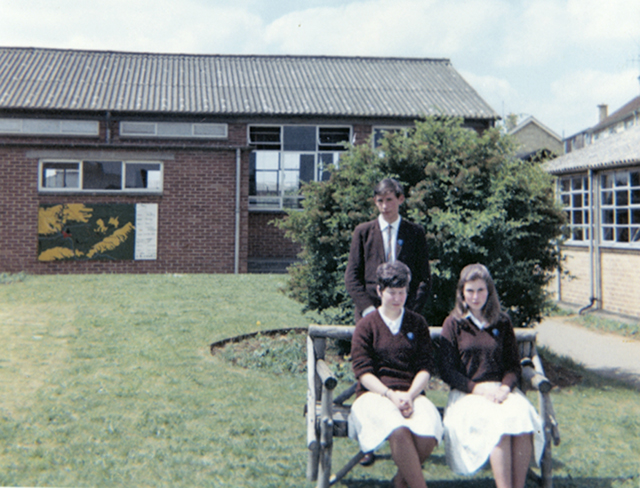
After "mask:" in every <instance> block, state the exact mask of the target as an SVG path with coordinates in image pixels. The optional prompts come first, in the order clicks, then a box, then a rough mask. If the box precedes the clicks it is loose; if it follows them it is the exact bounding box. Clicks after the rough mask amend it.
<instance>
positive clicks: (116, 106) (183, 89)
mask: <svg viewBox="0 0 640 488" xmlns="http://www.w3.org/2000/svg"><path fill="white" fill-rule="evenodd" d="M0 108H5V109H39V110H42V109H48V110H82V111H84V110H88V111H103V110H109V111H123V112H162V113H184V114H202V113H207V114H230V115H231V114H232V115H258V114H260V115H265V114H266V115H301V116H307V115H330V116H353V117H356V116H357V117H359V116H362V117H420V116H423V115H425V114H426V115H439V114H442V113H444V114H446V115H454V116H462V117H467V118H476V119H496V118H498V114H497V113H496V112H494V111H493V109H491V107H489V105H487V103H486V102H485V101H484V100H483V99H482V98H481V97H480V96H479V95H478V94H477V93H476V91H475V90H474V89H473V88H472V87H471V86H470V85H469V84H468V83H467V82H466V81H465V80H464V79H462V77H461V76H460V75H459V74H458V72H457V71H456V70H455V69H454V68H453V66H452V65H451V62H450V61H449V60H448V59H417V58H364V57H329V56H232V55H185V54H153V53H126V52H107V51H75V50H58V49H37V48H13V47H6V48H0Z"/></svg>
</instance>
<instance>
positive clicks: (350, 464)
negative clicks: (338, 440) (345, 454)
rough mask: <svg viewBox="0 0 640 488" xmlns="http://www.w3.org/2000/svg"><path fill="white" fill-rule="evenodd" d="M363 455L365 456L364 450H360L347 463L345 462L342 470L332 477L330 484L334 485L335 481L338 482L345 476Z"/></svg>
mask: <svg viewBox="0 0 640 488" xmlns="http://www.w3.org/2000/svg"><path fill="white" fill-rule="evenodd" d="M363 457H364V452H362V451H359V452H358V454H356V455H355V456H353V457H352V458H351V460H350V461H349V462H348V463H347V464H345V465H344V466H343V467H342V469H341V470H340V471H338V472H337V473H336V474H335V475H334V476H332V477H331V479H330V484H331V485H333V484H334V483H337V482H338V481H340V480H341V479H342V478H344V477H345V475H346V474H347V473H348V472H349V471H351V470H352V469H353V467H354V466H355V465H356V464H358V463H359V462H360V461H362V458H363Z"/></svg>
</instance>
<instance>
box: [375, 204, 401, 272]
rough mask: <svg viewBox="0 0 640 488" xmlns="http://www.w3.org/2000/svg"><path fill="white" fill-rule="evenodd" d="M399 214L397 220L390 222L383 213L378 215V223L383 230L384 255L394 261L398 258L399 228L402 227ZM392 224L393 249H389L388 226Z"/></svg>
mask: <svg viewBox="0 0 640 488" xmlns="http://www.w3.org/2000/svg"><path fill="white" fill-rule="evenodd" d="M401 218H402V217H400V216H398V218H397V219H396V221H395V222H391V223H388V222H387V221H386V220H384V218H382V215H378V224H379V225H380V231H381V232H382V242H383V243H384V255H385V256H387V255H388V256H389V262H391V263H392V262H394V261H395V260H396V258H397V256H396V248H397V244H398V229H399V228H400V219H401ZM389 226H391V251H389V249H388V246H389V239H388V232H389V231H388V230H387V229H388V227H389Z"/></svg>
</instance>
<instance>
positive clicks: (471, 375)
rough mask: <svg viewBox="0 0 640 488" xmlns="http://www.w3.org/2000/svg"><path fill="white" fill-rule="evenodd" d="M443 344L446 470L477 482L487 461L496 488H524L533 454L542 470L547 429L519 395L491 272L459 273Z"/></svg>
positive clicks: (505, 319)
mask: <svg viewBox="0 0 640 488" xmlns="http://www.w3.org/2000/svg"><path fill="white" fill-rule="evenodd" d="M441 339H442V340H441V342H440V358H441V365H440V366H441V367H440V374H441V376H442V379H443V380H444V381H445V382H446V383H448V384H449V386H450V387H451V392H450V394H449V401H448V403H447V408H446V410H445V415H444V427H445V452H446V457H447V463H448V464H449V466H450V467H451V469H452V470H453V471H454V472H456V473H458V474H472V473H474V472H476V471H477V470H479V469H480V468H481V467H482V466H483V465H484V464H485V463H486V461H487V460H489V461H490V463H491V468H492V470H493V475H494V479H495V482H496V486H497V487H498V488H523V487H524V484H525V480H526V475H527V470H528V468H529V462H530V460H531V454H532V451H534V454H535V456H534V459H535V461H536V462H537V463H539V462H540V457H541V455H542V447H543V445H544V438H543V433H542V422H541V420H540V417H539V416H538V413H537V412H536V410H535V409H534V408H533V406H532V405H531V403H529V400H527V397H526V396H524V394H523V393H522V392H521V391H520V390H518V389H517V388H516V384H517V381H518V378H519V376H520V374H521V367H520V358H519V355H518V349H517V343H516V338H515V334H514V331H513V327H512V325H511V321H510V320H509V316H508V315H507V314H505V313H503V312H502V311H501V309H500V301H499V299H498V294H497V292H496V287H495V285H494V283H493V279H492V278H491V275H490V274H489V271H488V270H487V268H486V267H485V266H483V265H481V264H471V265H469V266H466V267H465V268H464V269H463V270H462V272H461V273H460V280H459V281H458V287H457V291H456V305H455V308H454V310H453V312H451V314H450V315H449V317H447V319H446V320H445V321H444V324H443V326H442V333H441ZM532 441H533V442H532Z"/></svg>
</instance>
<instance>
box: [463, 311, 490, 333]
mask: <svg viewBox="0 0 640 488" xmlns="http://www.w3.org/2000/svg"><path fill="white" fill-rule="evenodd" d="M464 318H465V319H470V320H471V322H473V323H474V324H476V327H478V329H480V330H482V329H484V328H485V327H486V326H487V323H486V322H481V321H480V320H478V318H477V317H476V316H475V315H473V314H472V313H471V312H468V313H467V315H466V316H465V317H464Z"/></svg>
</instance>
